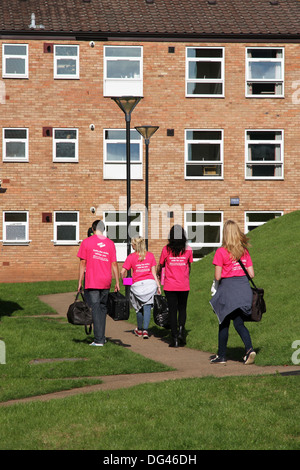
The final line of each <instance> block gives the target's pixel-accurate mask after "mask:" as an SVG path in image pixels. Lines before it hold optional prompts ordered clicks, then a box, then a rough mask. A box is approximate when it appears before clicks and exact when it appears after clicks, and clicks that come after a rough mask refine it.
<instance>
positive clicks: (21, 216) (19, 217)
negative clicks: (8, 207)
mask: <svg viewBox="0 0 300 470" xmlns="http://www.w3.org/2000/svg"><path fill="white" fill-rule="evenodd" d="M4 219H5V222H26V221H27V213H26V212H5V215H4Z"/></svg>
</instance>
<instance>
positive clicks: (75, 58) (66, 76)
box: [53, 44, 80, 80]
mask: <svg viewBox="0 0 300 470" xmlns="http://www.w3.org/2000/svg"><path fill="white" fill-rule="evenodd" d="M58 47H67V48H68V47H75V48H76V49H77V55H76V56H67V55H58V54H57V53H56V50H57V48H58ZM53 52H54V53H53V59H54V78H55V79H58V80H78V79H79V78H80V77H79V46H78V45H76V44H55V45H54V50H53ZM66 58H68V59H70V60H73V61H74V62H75V64H76V74H75V75H70V74H58V71H57V70H58V67H57V65H58V64H57V62H58V61H59V60H63V59H66Z"/></svg>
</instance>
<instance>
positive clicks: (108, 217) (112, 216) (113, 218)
mask: <svg viewBox="0 0 300 470" xmlns="http://www.w3.org/2000/svg"><path fill="white" fill-rule="evenodd" d="M126 220H127V213H126V212H105V222H125V223H126Z"/></svg>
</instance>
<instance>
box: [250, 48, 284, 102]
mask: <svg viewBox="0 0 300 470" xmlns="http://www.w3.org/2000/svg"><path fill="white" fill-rule="evenodd" d="M283 96H284V49H283V48H282V47H276V48H275V47H274V48H272V47H249V48H246V97H259V98H270V97H272V98H273V97H275V98H276V97H277V98H282V97H283Z"/></svg>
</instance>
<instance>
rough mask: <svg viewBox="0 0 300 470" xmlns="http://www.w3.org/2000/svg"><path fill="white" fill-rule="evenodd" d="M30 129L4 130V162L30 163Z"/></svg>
mask: <svg viewBox="0 0 300 470" xmlns="http://www.w3.org/2000/svg"><path fill="white" fill-rule="evenodd" d="M28 160H29V157H28V129H21V128H4V129H3V161H4V162H28Z"/></svg>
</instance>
